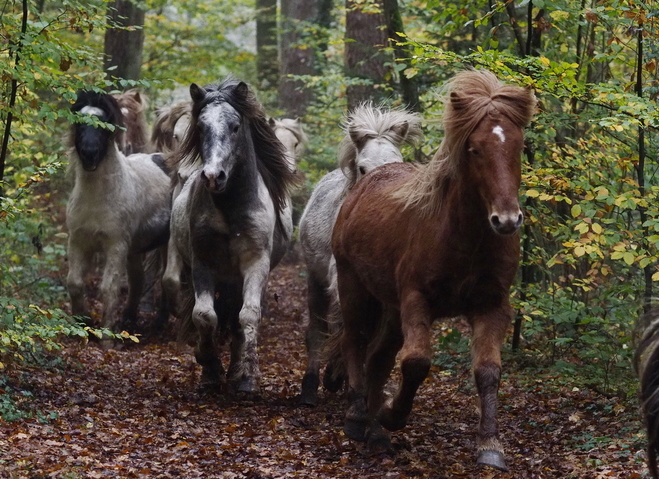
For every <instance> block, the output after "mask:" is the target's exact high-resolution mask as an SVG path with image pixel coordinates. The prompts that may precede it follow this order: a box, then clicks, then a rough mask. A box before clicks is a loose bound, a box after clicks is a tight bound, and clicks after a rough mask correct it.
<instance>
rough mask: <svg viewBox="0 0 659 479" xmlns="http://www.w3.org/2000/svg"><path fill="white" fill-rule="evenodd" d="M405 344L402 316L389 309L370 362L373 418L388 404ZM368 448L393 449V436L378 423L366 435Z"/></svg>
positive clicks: (370, 354)
mask: <svg viewBox="0 0 659 479" xmlns="http://www.w3.org/2000/svg"><path fill="white" fill-rule="evenodd" d="M402 345H403V336H402V333H401V330H400V313H399V312H398V311H397V310H396V309H394V308H391V307H387V308H385V310H384V314H383V315H382V326H381V328H380V334H379V335H378V336H377V338H376V339H375V340H374V341H373V343H372V344H371V346H370V347H369V353H368V357H367V359H366V381H367V386H366V389H367V391H368V396H367V405H368V414H369V416H370V417H376V416H377V414H378V413H379V411H380V409H381V408H382V405H383V402H384V394H383V389H384V386H385V384H386V383H387V380H388V379H389V376H390V375H391V370H392V369H393V367H394V365H395V363H396V353H397V352H398V351H399V350H400V348H401V346H402ZM366 440H367V443H368V446H369V448H370V449H371V450H374V451H382V450H384V451H388V450H391V440H390V438H389V434H388V433H387V432H386V431H385V430H384V429H383V428H382V425H381V424H380V423H379V422H378V421H374V422H373V423H372V424H371V426H370V428H369V430H368V431H367V433H366Z"/></svg>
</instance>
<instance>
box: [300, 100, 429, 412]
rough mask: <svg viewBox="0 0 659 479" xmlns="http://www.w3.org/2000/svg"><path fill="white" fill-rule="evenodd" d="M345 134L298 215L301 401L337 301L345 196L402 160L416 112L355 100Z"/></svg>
mask: <svg viewBox="0 0 659 479" xmlns="http://www.w3.org/2000/svg"><path fill="white" fill-rule="evenodd" d="M345 130H346V135H345V138H344V139H343V141H342V142H341V145H340V147H339V166H340V169H337V170H334V171H331V172H330V173H328V174H327V175H325V176H324V177H323V178H321V180H320V181H319V182H318V184H317V185H316V187H315V189H314V191H313V193H312V194H311V198H310V199H309V202H308V203H307V206H306V208H305V209H304V213H303V214H302V218H301V220H300V245H301V246H302V252H303V256H304V260H305V262H306V265H307V285H308V289H309V295H308V301H309V326H308V328H307V332H306V347H307V353H308V363H307V369H306V372H305V374H304V378H303V380H302V393H301V395H300V403H301V404H304V405H309V406H315V405H316V402H317V394H318V385H319V384H320V377H319V370H320V363H321V355H322V349H323V345H324V343H325V339H326V338H327V336H328V334H329V333H331V332H332V331H331V330H332V329H333V328H334V326H335V325H332V324H330V323H331V321H329V318H328V314H329V312H330V311H334V310H335V309H338V308H335V306H338V291H337V290H336V266H335V264H334V257H333V256H332V247H331V239H332V228H333V227H334V222H335V221H336V216H337V215H338V213H339V209H340V208H341V204H342V203H343V200H344V198H345V197H346V195H347V194H348V192H349V191H350V189H351V188H352V187H353V186H354V185H355V183H356V182H357V181H359V180H360V178H362V177H363V176H364V175H366V174H368V173H369V172H370V171H371V170H373V169H374V168H377V167H378V166H380V165H383V164H385V163H390V162H395V161H398V162H401V161H403V156H402V154H401V152H400V148H401V146H402V145H403V144H405V143H407V144H415V143H416V142H417V141H418V140H419V139H420V138H421V137H422V131H421V118H420V116H419V115H417V114H415V113H410V112H408V111H405V110H400V109H393V110H392V109H386V108H383V107H375V106H373V105H372V104H370V103H366V104H363V105H360V106H358V107H357V108H356V109H355V110H354V111H353V112H352V113H350V115H349V116H348V118H347V120H346V122H345ZM335 359H336V358H334V359H331V360H330V361H329V363H328V365H327V368H326V370H325V375H324V385H325V387H326V388H327V389H328V390H330V391H336V390H337V389H338V388H339V387H340V386H341V383H342V381H343V378H342V377H341V374H340V372H339V371H337V369H338V366H337V363H336V360H335Z"/></svg>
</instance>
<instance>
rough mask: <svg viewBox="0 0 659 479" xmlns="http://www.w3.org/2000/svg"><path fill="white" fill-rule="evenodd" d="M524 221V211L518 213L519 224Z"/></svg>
mask: <svg viewBox="0 0 659 479" xmlns="http://www.w3.org/2000/svg"><path fill="white" fill-rule="evenodd" d="M523 221H524V215H523V214H522V213H520V214H518V215H517V225H518V226H519V225H521V224H522V222H523Z"/></svg>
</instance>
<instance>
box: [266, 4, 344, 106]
mask: <svg viewBox="0 0 659 479" xmlns="http://www.w3.org/2000/svg"><path fill="white" fill-rule="evenodd" d="M331 10H332V0H281V29H280V30H281V43H280V67H281V70H280V71H281V80H280V82H279V106H280V107H281V108H282V109H283V110H284V112H285V114H286V115H287V116H290V117H298V116H302V115H304V114H305V113H306V111H307V108H308V106H309V105H310V103H311V102H312V101H313V92H312V91H311V90H310V89H308V88H306V87H305V85H304V83H303V82H302V81H300V80H294V79H292V78H289V77H288V75H316V74H318V73H319V67H320V65H318V60H317V56H318V53H319V52H321V51H324V50H325V49H326V48H327V40H326V39H325V33H324V32H325V31H326V30H327V28H328V27H329V24H330V22H331Z"/></svg>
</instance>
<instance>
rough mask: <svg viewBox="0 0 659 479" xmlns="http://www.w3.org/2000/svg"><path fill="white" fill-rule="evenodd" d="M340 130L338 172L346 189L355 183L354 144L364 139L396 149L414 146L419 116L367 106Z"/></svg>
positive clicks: (382, 107) (352, 113)
mask: <svg viewBox="0 0 659 479" xmlns="http://www.w3.org/2000/svg"><path fill="white" fill-rule="evenodd" d="M405 125H407V128H406V129H404V126H405ZM401 128H403V129H404V133H403V134H401ZM343 129H344V130H345V132H346V134H345V137H344V138H343V140H342V141H341V144H340V145H339V168H341V170H342V171H343V174H344V175H345V176H346V177H347V178H348V185H347V188H348V189H350V188H352V187H353V186H354V184H355V182H356V181H357V164H356V162H355V160H356V159H357V153H358V150H357V144H359V143H362V142H364V141H365V140H367V139H375V138H384V139H386V140H388V141H390V142H391V143H392V144H393V145H394V146H395V147H396V148H400V147H401V146H402V145H403V144H409V145H414V144H416V143H417V142H418V141H419V140H420V139H421V138H422V137H423V131H422V130H421V117H420V115H418V114H417V113H411V112H409V111H407V110H405V109H403V108H395V109H390V108H386V107H384V106H374V105H373V104H372V103H371V102H366V103H362V104H361V105H359V106H358V107H357V108H355V109H354V110H353V111H352V112H351V113H350V114H349V115H348V117H347V118H346V119H345V120H344V125H343Z"/></svg>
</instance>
